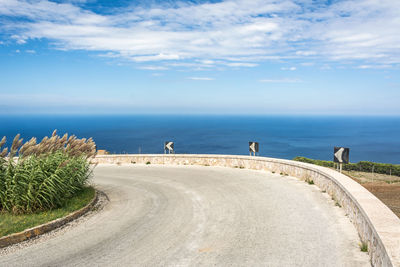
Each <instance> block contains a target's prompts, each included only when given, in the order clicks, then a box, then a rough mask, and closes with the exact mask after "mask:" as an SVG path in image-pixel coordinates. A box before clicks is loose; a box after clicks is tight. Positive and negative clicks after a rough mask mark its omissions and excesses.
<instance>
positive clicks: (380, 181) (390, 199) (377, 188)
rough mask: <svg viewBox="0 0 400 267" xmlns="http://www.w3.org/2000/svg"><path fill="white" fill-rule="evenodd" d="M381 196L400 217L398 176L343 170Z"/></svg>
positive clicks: (378, 196) (399, 183)
mask: <svg viewBox="0 0 400 267" xmlns="http://www.w3.org/2000/svg"><path fill="white" fill-rule="evenodd" d="M343 173H344V174H346V175H347V176H349V177H351V178H352V179H353V180H355V181H357V182H358V183H360V184H361V185H362V186H364V187H365V188H366V189H367V190H368V191H370V192H371V193H372V194H374V195H375V196H376V197H377V198H379V199H380V200H381V201H382V202H383V203H385V205H386V206H388V207H389V208H390V209H391V210H392V211H393V213H394V214H396V215H397V216H398V217H399V218H400V181H399V180H398V179H399V177H397V176H390V175H386V174H376V173H368V172H355V171H350V172H343Z"/></svg>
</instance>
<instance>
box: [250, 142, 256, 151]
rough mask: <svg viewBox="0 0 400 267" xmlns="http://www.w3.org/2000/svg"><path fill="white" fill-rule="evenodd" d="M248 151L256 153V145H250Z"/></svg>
mask: <svg viewBox="0 0 400 267" xmlns="http://www.w3.org/2000/svg"><path fill="white" fill-rule="evenodd" d="M250 149H251V151H253V152H256V143H255V142H253V143H251V145H250Z"/></svg>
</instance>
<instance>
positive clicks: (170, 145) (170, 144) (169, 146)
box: [165, 142, 174, 151]
mask: <svg viewBox="0 0 400 267" xmlns="http://www.w3.org/2000/svg"><path fill="white" fill-rule="evenodd" d="M173 145H174V142H168V143H167V144H166V145H165V147H166V148H167V149H168V150H169V151H172V150H174V148H173Z"/></svg>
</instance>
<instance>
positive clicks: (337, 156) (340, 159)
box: [331, 147, 344, 163]
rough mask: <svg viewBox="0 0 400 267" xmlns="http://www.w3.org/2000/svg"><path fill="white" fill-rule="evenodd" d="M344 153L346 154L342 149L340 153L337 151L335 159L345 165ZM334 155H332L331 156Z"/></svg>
mask: <svg viewBox="0 0 400 267" xmlns="http://www.w3.org/2000/svg"><path fill="white" fill-rule="evenodd" d="M343 152H344V148H343V147H341V148H340V149H339V150H338V151H336V153H335V157H336V158H337V159H338V161H339V162H340V163H343ZM331 155H332V154H331Z"/></svg>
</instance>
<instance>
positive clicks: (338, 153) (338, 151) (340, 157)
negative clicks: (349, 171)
mask: <svg viewBox="0 0 400 267" xmlns="http://www.w3.org/2000/svg"><path fill="white" fill-rule="evenodd" d="M349 152H350V149H349V148H347V147H336V146H335V147H334V148H333V162H336V163H339V166H338V169H339V171H340V173H342V170H343V163H345V164H347V163H349Z"/></svg>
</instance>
